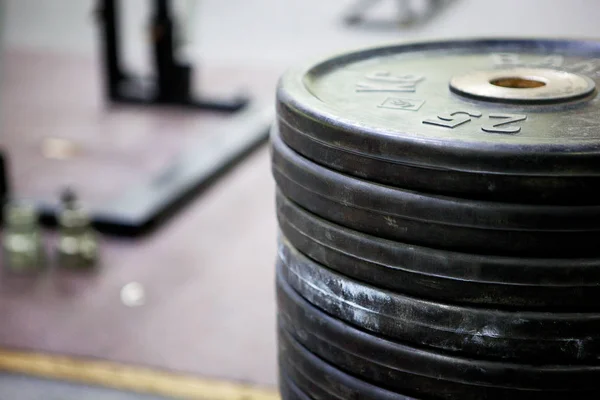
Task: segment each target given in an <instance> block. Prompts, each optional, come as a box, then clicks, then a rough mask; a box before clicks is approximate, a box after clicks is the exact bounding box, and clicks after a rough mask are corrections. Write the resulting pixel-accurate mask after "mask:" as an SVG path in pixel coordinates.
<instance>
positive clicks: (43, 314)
mask: <svg viewBox="0 0 600 400" xmlns="http://www.w3.org/2000/svg"><path fill="white" fill-rule="evenodd" d="M0 1H1V0H0ZM122 3H124V4H123V6H124V18H123V19H124V22H125V24H124V26H125V27H126V28H125V29H124V30H123V31H124V36H125V47H124V50H125V53H126V59H127V65H128V66H129V67H130V68H131V69H132V70H135V71H139V72H140V73H146V72H148V65H149V59H148V56H147V53H148V52H149V49H148V47H147V43H145V37H146V36H145V35H146V34H147V33H146V30H145V27H146V24H147V22H146V18H147V13H148V4H147V3H148V0H123V1H122ZM174 3H175V5H176V7H177V8H178V9H179V10H185V12H183V13H182V14H183V15H184V18H182V20H183V22H184V24H183V25H184V26H183V27H182V32H183V33H184V34H185V36H186V43H187V46H186V48H185V53H186V54H187V55H188V56H189V57H190V58H191V59H192V60H193V61H194V63H195V65H197V73H198V77H197V78H199V79H198V89H199V90H200V89H201V90H203V91H206V92H209V93H217V92H228V91H232V90H235V89H236V88H240V87H242V88H245V89H246V90H248V91H249V92H250V93H252V94H253V96H254V98H255V99H256V100H257V102H259V103H261V104H266V105H269V104H272V99H273V94H274V88H275V84H276V80H277V77H278V76H279V75H280V74H281V73H282V72H283V71H284V70H285V69H286V68H287V67H288V66H290V65H294V64H296V63H298V62H302V61H303V60H306V59H310V58H314V57H319V56H322V55H326V54H328V53H330V52H337V51H340V50H343V49H348V48H357V47H362V46H367V45H372V44H379V43H382V42H394V41H396V42H397V41H407V40H414V39H425V38H444V37H461V36H462V37H467V36H517V35H520V36H561V37H562V36H573V37H592V38H593V37H598V36H600V25H599V24H598V23H597V15H598V14H597V11H598V10H600V5H598V4H597V3H595V2H589V1H585V0H578V1H570V2H564V1H558V0H553V1H541V0H536V1H534V0H529V1H522V0H521V1H517V0H506V1H503V2H501V3H499V2H495V1H491V0H489V1H475V0H455V1H453V2H451V4H449V5H448V6H447V7H446V8H445V9H444V10H442V12H441V13H440V14H439V15H438V16H436V17H435V18H433V19H431V20H429V21H428V22H427V23H425V24H423V25H418V26H412V27H406V28H400V27H398V26H387V27H383V26H382V27H374V26H371V27H365V26H362V25H359V26H356V27H352V28H351V27H348V26H345V25H344V24H343V23H342V19H343V17H344V16H345V15H346V13H347V12H348V11H349V10H350V8H351V7H352V5H354V4H355V3H357V1H356V0H352V1H351V0H347V1H346V0H345V1H323V0H302V1H300V0H298V1H291V0H289V1H280V0H229V1H221V0H204V1H200V0H197V1H195V0H189V1H174ZM380 3H381V4H380V5H376V6H374V9H373V10H372V14H373V15H370V16H369V17H370V18H373V19H378V18H380V17H381V18H386V19H388V20H391V19H393V16H394V12H395V11H394V4H395V1H393V0H382V1H380ZM414 3H421V4H422V3H424V2H417V1H415V2H414ZM3 6H4V11H3V13H4V15H2V16H1V17H2V18H3V19H4V28H5V31H4V33H3V36H4V41H5V44H4V47H5V48H4V51H3V53H2V56H1V60H2V64H3V68H2V73H3V76H2V78H3V89H2V92H1V95H2V118H1V119H0V123H1V125H0V132H1V133H0V145H2V146H6V147H7V148H8V149H9V150H10V156H11V158H12V159H14V160H12V161H13V163H14V168H13V172H14V177H13V178H14V181H15V182H14V186H15V190H16V193H17V194H18V195H19V196H25V197H40V196H42V197H44V196H54V195H55V192H56V189H57V187H56V185H58V184H62V183H64V182H63V180H64V179H69V178H70V179H75V180H79V181H82V182H85V181H94V182H100V183H99V184H94V185H89V184H88V185H87V186H85V184H84V183H82V185H84V186H85V187H82V188H81V192H82V193H83V198H84V199H85V200H86V201H88V202H90V203H93V202H94V201H99V199H101V198H103V196H110V195H112V194H114V191H115V190H119V187H122V186H119V185H128V184H130V183H131V182H136V180H137V179H141V178H140V177H141V176H143V175H144V174H145V173H147V172H148V171H153V170H154V169H155V168H159V167H160V166H161V165H162V164H163V163H165V162H167V161H168V159H169V158H170V157H172V156H173V155H174V154H176V153H177V152H178V151H180V150H181V149H182V148H184V147H185V146H186V145H187V144H189V143H192V142H194V140H195V139H196V138H197V136H201V135H203V134H206V132H208V131H210V132H214V131H218V130H226V129H227V126H228V125H227V123H228V121H227V118H225V117H222V116H221V117H213V116H211V115H208V114H207V113H198V114H196V113H189V112H182V111H179V110H160V111H149V110H144V109H139V108H119V109H111V110H109V111H107V110H106V109H105V108H104V107H103V105H102V97H101V91H100V89H101V86H100V84H101V82H100V72H99V70H98V60H97V42H96V39H97V38H96V29H95V28H96V27H95V26H94V25H95V22H94V18H93V9H94V2H93V1H89V0H86V1H81V0H53V1H43V0H5V1H4V4H3ZM203 132H204V133H203ZM57 138H58V139H61V138H62V139H66V140H69V141H72V142H74V143H75V144H76V145H77V146H78V147H79V148H80V149H82V151H80V152H79V153H77V154H78V155H77V156H75V157H73V158H71V159H69V160H66V161H65V160H48V157H47V155H44V154H42V152H41V151H40V149H43V147H44V143H47V140H48V139H57ZM98 164H102V165H104V166H105V167H108V168H109V170H108V172H105V174H104V175H102V174H101V173H99V172H98V171H96V167H97V166H98ZM116 175H117V176H120V177H121V176H122V177H123V178H122V179H124V181H119V182H116V183H115V182H114V179H113V177H114V176H116ZM273 203H274V185H273V182H272V179H271V176H270V171H269V154H268V149H267V147H266V146H263V147H261V148H259V149H258V150H257V151H255V152H254V153H253V154H251V155H250V156H249V157H248V158H247V159H245V160H244V161H243V162H242V163H240V164H239V165H238V166H237V168H235V169H234V170H233V171H231V172H230V173H228V174H227V175H226V176H225V177H223V178H222V179H221V180H219V181H218V182H217V183H216V184H215V185H213V186H212V187H211V188H210V189H209V190H208V191H206V192H205V193H203V194H202V195H201V196H200V197H198V198H197V199H196V200H195V201H194V202H192V203H191V204H190V205H189V206H188V207H186V208H185V209H184V210H182V211H181V212H180V213H179V214H177V215H176V216H175V218H173V219H172V220H170V221H169V222H168V223H167V224H166V225H165V226H163V227H162V228H161V229H159V230H158V231H156V232H154V233H153V234H152V235H150V236H147V237H143V238H140V239H136V240H122V239H116V238H111V237H106V238H103V240H102V266H101V268H100V270H99V272H98V273H96V274H94V275H93V276H83V277H82V276H62V275H60V274H57V273H48V274H46V276H44V277H43V278H41V279H37V280H36V281H35V282H33V281H26V280H23V279H20V278H19V279H15V278H14V277H7V276H2V278H1V279H0V283H1V285H0V348H1V349H3V350H2V351H0V371H7V372H10V373H16V374H25V375H29V376H32V377H46V378H50V379H64V380H67V381H74V382H80V383H84V384H92V385H100V386H109V387H113V388H120V389H129V390H136V391H142V392H147V393H151V394H154V395H162V396H173V397H181V398H206V399H209V400H211V399H223V400H225V399H234V398H238V399H241V398H254V399H267V398H274V396H275V395H274V393H275V392H274V387H275V385H276V383H277V367H276V354H275V340H276V339H275V331H274V326H275V304H274V293H273V279H274V272H273V262H274V258H275V251H276V236H277V230H276V221H275V215H274V207H273ZM47 239H48V242H49V246H51V243H52V239H53V237H52V233H49V234H48V235H47ZM130 282H139V283H141V284H142V285H143V287H144V289H145V302H144V305H142V306H140V307H134V308H131V307H126V306H124V305H123V304H122V302H121V299H120V297H119V295H120V290H121V288H122V287H123V286H124V285H126V284H127V283H130ZM15 349H18V351H17V350H15ZM61 357H67V358H61ZM70 357H75V358H74V359H71V358H70ZM104 362H107V363H110V364H102V363H104ZM117 365H123V366H127V367H117ZM41 366H42V367H41ZM115 368H117V370H116V371H118V373H115V372H114V371H115ZM118 368H128V369H126V370H125V369H123V370H119V369H118ZM140 368H141V369H140ZM85 371H88V372H89V373H86V372H85ZM107 371H109V372H107ZM110 371H113V372H112V373H111V372H110ZM162 371H172V372H173V373H174V374H175V375H169V374H168V373H167V372H164V374H167V375H163V372H162ZM7 376H9V375H6V376H0V398H15V399H16V398H18V397H15V396H14V395H12V393H20V394H23V393H25V392H24V390H25V389H23V388H24V387H25V386H27V385H28V382H30V381H29V380H28V379H30V378H25V377H23V378H20V379H16V380H15V379H8V378H7ZM119 376H121V377H122V376H126V377H127V376H129V377H130V378H131V379H129V380H127V379H125V381H123V380H122V379H121V380H120V379H119ZM132 381H135V382H138V383H139V382H142V383H141V384H140V385H141V386H140V385H137V384H132V383H131V382H132ZM229 381H231V382H237V383H239V382H243V383H245V384H249V385H250V386H247V385H242V386H238V385H237V383H236V384H233V383H231V384H230V383H228V382H229ZM157 382H163V383H164V384H162V383H157ZM169 382H171V383H169ZM172 382H178V383H179V384H175V385H174V384H173V383H172ZM15 385H16V386H15ZM24 385H25V386H24ZM231 385H233V386H231ZM254 385H256V386H257V387H253V386H254ZM177 387H179V389H177ZM181 387H186V388H189V390H188V391H185V390H184V391H181V390H182V389H181ZM48 390H54V391H60V390H63V389H60V388H58V389H57V388H54V389H52V388H50V389H48ZM64 390H67V389H64ZM69 390H70V392H69ZM77 390H78V389H77V387H71V388H70V389H68V390H67V391H66V392H62V393H71V394H70V395H63V397H61V396H58V395H55V397H57V398H59V397H60V398H82V397H81V396H79V395H77V393H79V392H78V391H77ZM178 390H179V391H178ZM52 393H54V392H52ZM57 393H58V392H57ZM23 396H25V395H23ZM67 396H71V397H67ZM107 396H108V395H107ZM243 396H245V397H243ZM30 397H31V398H35V396H34V395H30ZM22 398H27V397H22ZM94 398H101V397H99V395H98V397H94ZM106 398H107V399H108V398H112V397H106ZM115 398H117V397H115ZM119 398H120V397H119ZM122 398H123V399H125V398H127V397H122ZM148 398H153V397H148Z"/></svg>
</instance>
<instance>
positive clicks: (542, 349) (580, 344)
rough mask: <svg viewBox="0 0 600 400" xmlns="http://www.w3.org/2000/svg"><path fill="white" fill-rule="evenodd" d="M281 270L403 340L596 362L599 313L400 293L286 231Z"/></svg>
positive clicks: (354, 317) (341, 312)
mask: <svg viewBox="0 0 600 400" xmlns="http://www.w3.org/2000/svg"><path fill="white" fill-rule="evenodd" d="M278 272H279V274H280V276H281V277H282V279H284V280H285V281H286V282H287V283H288V284H289V285H290V286H291V287H292V288H294V290H295V291H296V292H298V293H299V294H300V295H301V296H302V297H303V298H305V299H306V300H307V301H309V302H310V303H312V304H313V305H315V306H317V307H318V308H320V309H322V310H324V311H325V312H327V313H328V314H330V315H332V316H334V317H336V318H338V319H340V320H343V321H346V322H348V323H350V324H353V325H355V326H359V327H360V328H362V329H364V330H368V331H371V332H374V333H375V334H377V335H381V336H385V337H389V338H392V339H393V340H397V341H400V342H403V343H408V344H412V345H416V346H421V347H432V348H436V349H440V350H444V351H447V352H449V353H450V352H451V353H460V354H464V355H465V356H472V357H477V358H486V359H513V360H521V361H527V362H529V363H532V364H538V363H543V362H557V361H561V362H565V363H590V364H593V363H594V361H595V360H596V358H597V354H598V351H600V333H596V332H600V313H597V312H588V313H580V312H579V313H578V312H573V313H567V312H555V313H548V312H546V311H520V310H519V311H514V310H510V311H504V310H497V309H487V308H479V307H478V308H476V307H466V306H457V305H454V304H452V303H439V302H434V301H431V300H423V299H420V298H416V297H410V296H407V295H404V294H400V293H393V292H389V291H386V290H382V289H379V288H377V287H373V286H371V285H368V284H365V283H362V282H360V281H356V280H353V279H351V278H348V277H346V276H344V275H341V274H338V273H336V272H333V271H331V270H329V269H328V268H326V267H325V266H323V265H321V264H317V263H315V262H313V261H311V260H309V259H308V258H307V257H305V256H303V255H302V254H300V253H299V252H298V251H297V250H295V249H294V248H293V247H291V245H290V244H289V242H288V241H287V239H285V238H282V239H281V241H280V246H279V270H278ZM599 371H600V370H599Z"/></svg>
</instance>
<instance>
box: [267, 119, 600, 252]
mask: <svg viewBox="0 0 600 400" xmlns="http://www.w3.org/2000/svg"><path fill="white" fill-rule="evenodd" d="M271 144H272V159H273V161H272V169H273V175H274V177H275V181H276V182H277V185H278V187H279V189H280V190H281V192H282V193H283V194H284V195H286V196H287V197H289V198H291V199H292V200H293V201H295V202H296V203H298V204H299V205H301V206H302V207H303V208H305V209H307V210H309V211H311V212H313V213H315V214H317V215H319V216H321V217H323V218H325V219H327V220H330V221H333V222H337V223H339V224H341V225H344V226H347V227H349V228H352V229H355V230H358V231H361V232H365V233H370V234H373V235H376V236H379V237H383V238H389V239H395V240H399V241H405V242H408V243H413V244H420V245H424V246H431V247H439V248H448V249H453V250H457V251H467V252H474V253H491V254H518V255H521V256H524V255H534V256H545V257H551V256H561V257H568V256H583V255H589V254H598V253H599V252H600V249H599V248H598V246H597V243H598V242H599V241H600V230H599V229H600V206H533V205H517V204H507V203H494V202H482V201H472V200H464V199H457V198H451V197H443V196H434V195H425V194H422V193H417V192H412V191H408V190H402V189H399V188H394V187H391V186H383V185H380V184H375V183H371V182H368V181H365V180H362V179H358V178H355V177H351V176H349V175H343V174H340V173H338V172H335V171H332V170H329V169H327V168H324V167H321V166H319V165H317V164H315V163H313V162H311V161H309V160H308V159H306V158H304V157H302V156H300V155H299V154H297V153H295V152H294V151H293V150H291V149H290V148H289V147H288V146H286V145H285V144H284V143H283V142H282V141H281V139H280V137H279V133H278V132H277V130H276V129H274V130H273V131H272V134H271Z"/></svg>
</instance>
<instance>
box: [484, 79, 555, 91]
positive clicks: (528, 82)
mask: <svg viewBox="0 0 600 400" xmlns="http://www.w3.org/2000/svg"><path fill="white" fill-rule="evenodd" d="M490 83H491V84H492V85H495V86H501V87H505V88H512V89H532V88H538V87H542V86H546V82H542V81H536V80H535V79H531V78H520V77H518V76H511V77H507V78H498V79H493V80H491V81H490Z"/></svg>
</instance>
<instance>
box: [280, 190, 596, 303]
mask: <svg viewBox="0 0 600 400" xmlns="http://www.w3.org/2000/svg"><path fill="white" fill-rule="evenodd" d="M277 216H278V220H279V227H280V230H281V232H282V233H283V235H284V236H285V237H286V238H287V239H288V240H289V241H290V243H291V244H292V245H293V246H294V247H295V248H297V249H298V250H300V252H302V253H304V254H305V255H307V256H308V257H310V258H311V259H313V260H315V261H317V262H318V263H320V264H323V265H326V266H327V267H328V268H331V269H333V270H335V271H337V272H340V273H341V274H344V275H346V276H349V277H352V278H355V279H357V280H359V281H363V282H367V283H370V284H372V285H374V286H377V287H380V288H385V289H390V290H393V291H396V292H401V293H406V294H409V295H414V296H417V297H424V298H431V299H436V300H441V301H446V302H453V303H471V304H486V305H488V307H489V306H502V307H519V308H520V309H524V308H525V309H527V308H545V309H552V310H554V311H556V309H557V308H559V309H563V310H564V309H577V310H578V311H581V310H585V309H598V307H599V306H600V259H548V258H546V259H544V258H540V259H538V258H511V257H496V256H481V255H474V254H467V253H456V252H450V251H444V250H437V249H432V248H427V247H419V246H414V245H408V244H405V243H400V242H393V241H390V240H385V239H380V238H376V237H374V236H370V235H366V234H363V233H360V232H357V231H353V230H350V229H347V228H344V227H343V226H340V225H336V224H333V223H331V222H328V221H326V220H324V219H322V218H319V217H317V216H316V215H313V214H311V213H309V212H307V211H305V210H303V209H301V208H300V207H298V206H297V205H296V204H294V203H293V202H291V201H290V200H289V199H287V198H286V197H285V196H283V195H281V193H278V194H277ZM284 249H286V248H285V247H284ZM286 251H287V250H286Z"/></svg>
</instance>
